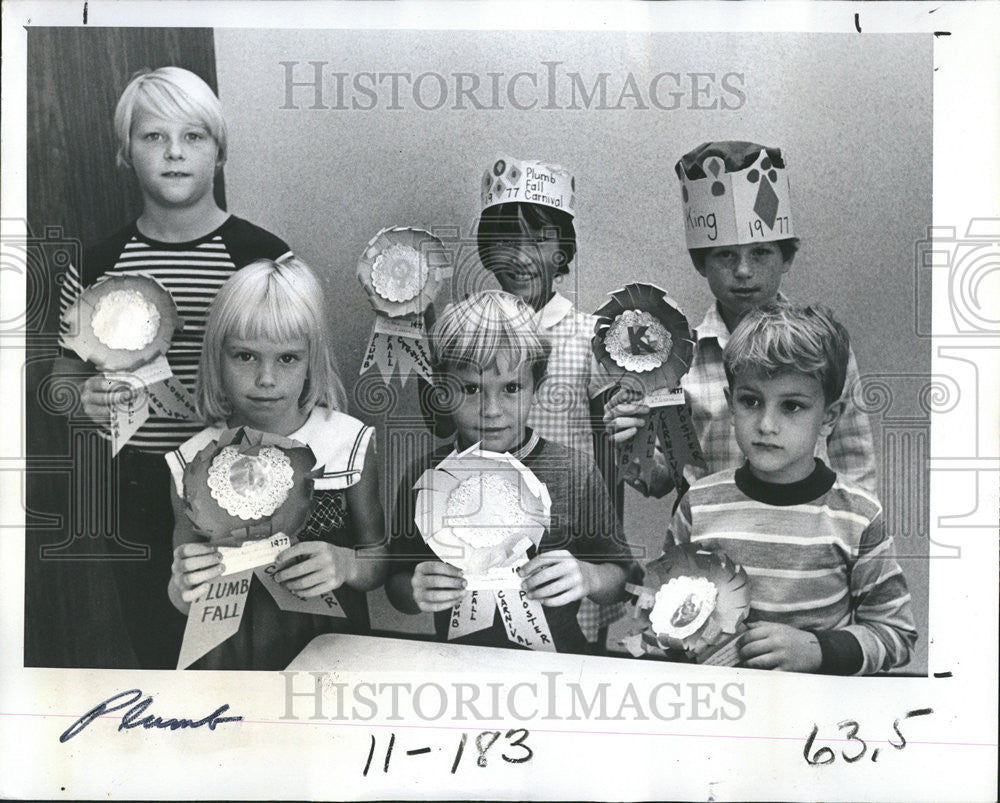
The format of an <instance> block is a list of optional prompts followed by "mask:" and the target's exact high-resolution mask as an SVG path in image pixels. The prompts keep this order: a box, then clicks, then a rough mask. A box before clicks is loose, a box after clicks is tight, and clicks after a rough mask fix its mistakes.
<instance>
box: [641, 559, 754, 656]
mask: <svg viewBox="0 0 1000 803" xmlns="http://www.w3.org/2000/svg"><path fill="white" fill-rule="evenodd" d="M625 589H626V591H628V592H629V593H630V594H632V595H633V597H634V602H633V603H632V617H631V619H630V620H629V621H628V623H627V625H626V627H627V632H628V635H627V636H626V637H625V638H623V639H622V644H623V645H624V646H625V647H626V649H628V651H629V652H630V653H632V655H634V656H636V657H638V656H640V655H642V654H644V653H645V654H650V655H654V656H657V657H660V658H667V659H672V660H694V661H695V662H697V663H699V664H710V665H713V666H735V665H736V664H737V663H738V662H739V654H738V649H737V648H738V640H739V635H740V633H742V632H743V631H744V630H745V629H746V627H745V625H744V621H745V620H746V618H747V614H748V613H749V612H750V579H749V578H748V577H747V574H746V572H745V571H744V570H743V568H742V567H741V566H738V565H736V564H734V563H733V562H732V561H731V560H730V559H729V557H728V556H726V555H725V553H723V552H718V551H712V550H707V549H702V548H699V547H698V545H697V544H682V545H676V546H671V547H668V548H667V549H666V550H665V551H664V553H663V555H661V556H660V557H659V558H657V559H656V560H654V561H651V562H650V563H648V564H646V566H645V567H644V568H643V579H642V582H641V583H638V584H631V583H630V584H628V585H626V586H625Z"/></svg>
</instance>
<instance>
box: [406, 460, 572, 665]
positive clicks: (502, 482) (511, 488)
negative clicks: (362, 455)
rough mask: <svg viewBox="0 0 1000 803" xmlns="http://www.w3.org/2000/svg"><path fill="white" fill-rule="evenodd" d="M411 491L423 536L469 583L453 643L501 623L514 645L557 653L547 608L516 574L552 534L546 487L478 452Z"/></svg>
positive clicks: (451, 632) (456, 614)
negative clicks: (530, 553)
mask: <svg viewBox="0 0 1000 803" xmlns="http://www.w3.org/2000/svg"><path fill="white" fill-rule="evenodd" d="M414 490H415V491H417V500H416V513H415V516H414V518H415V521H416V524H417V528H418V529H419V530H420V534H421V536H423V539H424V541H425V542H426V543H427V545H428V546H429V547H430V548H431V550H432V551H433V552H434V554H435V555H437V556H438V557H439V558H440V559H441V560H442V561H444V562H445V563H450V564H451V565H452V566H455V567H457V568H458V569H461V570H462V572H463V574H464V575H465V578H466V581H467V583H468V585H467V586H466V588H467V590H468V591H469V593H467V594H466V595H465V596H464V597H463V598H462V601H461V602H459V603H458V604H457V605H456V606H455V607H454V609H453V610H452V613H451V622H450V625H449V628H448V638H449V639H455V638H460V637H462V636H466V635H468V634H470V633H475V632H477V631H480V630H485V629H487V628H489V627H492V626H493V622H494V619H495V617H496V616H500V618H501V621H502V622H503V625H504V629H505V630H506V631H507V637H508V639H510V641H511V642H513V643H515V644H519V645H521V646H524V647H527V648H529V649H533V650H545V651H550V652H554V651H555V644H554V643H553V641H552V631H551V630H550V629H549V625H548V621H547V620H546V618H545V612H544V610H543V607H542V605H541V603H540V602H538V601H537V600H531V599H528V598H527V595H526V594H525V593H524V592H523V591H522V590H521V578H520V577H519V576H518V575H517V573H516V571H515V570H516V568H517V567H518V566H520V565H522V564H523V563H525V562H527V559H528V558H527V552H528V550H529V549H530V548H531V547H532V546H534V547H537V546H538V544H539V542H540V541H541V540H542V536H543V535H544V534H545V530H546V528H547V527H548V524H549V514H550V511H551V509H552V500H551V498H550V497H549V492H548V489H547V488H546V487H545V485H544V484H543V483H542V482H541V481H540V480H539V479H538V478H537V477H536V476H535V475H534V474H533V473H532V472H531V471H530V470H529V469H528V468H527V467H526V466H525V465H524V464H522V463H521V462H520V461H518V460H517V459H515V458H514V457H512V456H511V455H510V454H498V453H496V452H487V451H483V450H480V449H479V445H478V444H476V445H475V446H473V447H471V448H469V449H466V450H465V451H464V452H461V453H456V452H453V453H452V454H450V455H449V456H448V457H446V458H445V459H444V460H442V461H441V463H439V464H438V466H437V467H436V468H433V469H429V470H428V471H425V472H424V473H423V474H422V475H421V476H420V479H419V480H417V484H416V485H415V486H414Z"/></svg>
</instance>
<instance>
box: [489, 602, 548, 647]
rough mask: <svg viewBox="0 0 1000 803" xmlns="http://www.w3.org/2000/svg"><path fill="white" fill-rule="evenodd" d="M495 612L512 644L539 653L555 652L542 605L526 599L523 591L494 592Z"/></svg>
mask: <svg viewBox="0 0 1000 803" xmlns="http://www.w3.org/2000/svg"><path fill="white" fill-rule="evenodd" d="M494 594H495V596H496V604H497V610H498V611H499V613H500V618H501V619H502V620H503V626H504V628H505V629H506V630H507V638H509V639H510V640H511V641H512V642H513V643H514V644H519V645H521V646H522V647H527V648H528V649H530V650H538V651H540V652H555V651H556V645H555V642H553V640H552V631H551V630H550V629H549V623H548V621H547V620H546V618H545V611H544V609H543V608H542V603H540V602H539V601H538V600H535V599H528V595H527V594H526V593H525V592H524V591H520V590H516V591H515V590H511V589H507V590H506V591H496V592H494Z"/></svg>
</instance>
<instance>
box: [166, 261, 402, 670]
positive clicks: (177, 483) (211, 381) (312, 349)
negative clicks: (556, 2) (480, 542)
mask: <svg viewBox="0 0 1000 803" xmlns="http://www.w3.org/2000/svg"><path fill="white" fill-rule="evenodd" d="M323 298H324V294H323V288H322V286H321V285H320V282H319V281H318V280H317V278H316V276H315V275H314V274H313V272H312V271H311V270H309V268H308V267H307V266H306V265H305V264H303V263H302V262H300V261H299V260H297V259H294V258H293V259H289V260H287V261H283V262H274V261H271V260H258V261H256V262H252V263H251V264H249V265H247V266H246V267H245V268H243V269H242V270H240V271H238V272H236V273H235V274H233V276H232V277H231V278H230V279H229V280H228V281H227V282H226V283H225V284H224V285H223V286H222V289H221V290H220V291H219V294H218V295H217V296H216V299H215V302H214V303H213V305H212V308H211V310H210V311H209V315H208V325H207V329H206V332H205V343H204V349H203V351H202V353H201V363H200V366H201V373H200V376H199V378H198V389H197V405H198V409H199V412H200V413H201V414H202V415H203V416H204V417H205V419H206V420H207V423H208V426H207V427H205V429H203V430H202V431H201V432H199V433H198V434H196V435H194V436H192V437H191V438H189V439H188V440H187V441H185V442H184V443H182V444H181V445H180V446H179V447H178V448H177V449H176V450H175V451H173V452H170V453H169V454H167V456H166V462H167V465H168V466H169V468H170V473H171V479H172V484H171V488H170V494H171V504H172V506H173V510H174V532H173V545H174V561H173V564H172V565H171V571H170V582H169V584H168V586H167V596H168V598H169V600H170V602H172V603H173V605H174V606H175V607H176V608H177V610H178V611H180V612H181V613H184V614H185V615H186V614H188V613H190V605H191V603H193V602H195V601H197V600H198V599H201V598H202V597H203V596H204V595H205V594H206V593H207V591H208V589H209V587H210V583H211V582H212V581H214V580H215V579H216V578H218V577H219V576H220V575H221V574H222V573H223V571H224V567H223V565H222V556H221V555H220V553H219V551H218V550H217V549H216V544H215V543H213V541H212V539H211V538H210V537H209V536H207V535H205V534H204V533H200V532H198V531H197V530H196V529H195V523H194V519H193V518H192V517H191V516H190V514H189V512H190V510H191V509H192V506H191V499H192V498H193V496H192V495H193V494H194V495H196V494H198V493H199V492H201V493H206V492H207V489H206V488H205V487H204V486H198V485H197V484H195V485H189V483H191V482H193V480H192V479H191V477H190V475H189V474H188V473H187V472H186V467H189V466H190V465H191V462H192V461H194V460H198V459H199V457H198V456H199V455H200V454H202V453H203V450H205V449H206V448H208V447H211V445H212V444H213V443H215V444H218V443H219V442H220V441H221V440H222V439H223V438H224V437H225V436H227V434H229V433H231V430H232V429H233V428H236V427H247V428H249V429H251V430H256V431H258V432H267V433H271V434H274V435H280V436H284V437H287V438H289V439H291V440H292V441H295V442H297V443H301V444H303V445H304V446H308V447H309V449H310V450H311V452H312V456H313V458H314V460H315V463H314V465H313V469H312V476H313V479H312V493H311V500H310V511H309V516H308V518H307V520H306V522H305V524H304V525H303V526H302V527H301V528H300V529H298V530H297V531H295V532H286V533H285V535H287V536H289V537H290V538H291V539H292V544H291V546H289V547H287V548H286V549H284V550H283V551H281V552H280V553H278V555H277V556H276V558H275V570H274V573H273V574H272V575H270V576H271V578H272V579H273V580H274V581H275V582H277V583H279V584H280V585H282V586H283V587H284V588H285V589H286V590H287V591H289V592H291V593H293V594H295V595H297V596H299V597H300V598H302V599H314V598H319V597H322V596H323V595H326V594H333V596H334V597H335V598H336V600H337V602H338V603H339V605H340V608H341V609H342V611H343V613H344V616H343V617H339V616H338V617H329V616H319V615H315V614H307V613H302V612H297V611H295V610H293V609H288V608H284V607H281V606H280V605H279V604H278V603H276V602H275V599H274V598H272V596H271V594H270V593H268V592H267V591H266V590H265V589H264V588H263V587H262V586H261V584H260V582H259V581H257V580H252V581H251V586H250V588H249V596H248V597H247V600H246V602H245V603H244V604H245V606H246V608H247V610H248V612H249V613H248V616H247V618H245V619H244V620H243V622H242V624H241V625H240V627H239V629H238V631H237V632H236V633H234V634H233V635H232V636H230V637H229V638H228V639H226V640H225V641H223V642H222V643H221V644H218V645H217V646H215V647H214V648H212V650H210V651H209V652H208V653H206V654H205V655H203V656H201V657H200V658H198V659H197V660H196V661H195V662H194V663H192V664H191V668H194V669H254V670H275V669H284V668H285V667H286V666H287V665H288V664H289V662H290V661H291V660H292V659H293V658H294V657H295V656H296V655H298V654H299V652H301V651H302V650H303V649H304V648H305V647H306V645H307V644H309V642H310V641H311V640H312V639H313V638H315V637H316V636H318V635H321V634H323V633H331V632H350V633H355V634H364V633H367V632H369V630H370V628H371V620H370V617H369V613H368V603H367V600H366V597H365V593H366V592H367V591H369V590H371V589H373V588H375V587H377V586H380V585H382V583H383V581H384V579H385V574H386V570H387V564H386V561H385V557H386V551H385V543H384V542H385V522H384V514H383V510H382V502H381V499H380V498H379V479H378V468H377V465H376V461H375V459H374V454H375V442H374V429H373V428H372V427H370V426H367V425H366V424H364V423H363V422H362V421H359V420H358V419H356V418H354V417H352V416H350V415H347V414H346V413H344V412H341V410H342V409H343V407H344V406H345V399H344V388H343V386H342V385H341V383H340V379H339V378H338V376H337V369H336V365H335V364H334V360H333V355H332V354H331V353H330V343H329V339H328V337H327V334H326V326H325V325H324V324H325V318H324V305H323ZM227 394H232V395H230V396H228V397H227ZM338 408H340V409H338ZM327 604H328V605H329V604H330V603H329V601H328V602H327Z"/></svg>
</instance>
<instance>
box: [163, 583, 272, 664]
mask: <svg viewBox="0 0 1000 803" xmlns="http://www.w3.org/2000/svg"><path fill="white" fill-rule="evenodd" d="M252 577H253V570H252V569H247V570H246V571H244V572H240V573H239V574H232V575H226V576H225V577H220V578H218V579H216V580H212V581H211V582H210V583H209V585H208V590H207V591H206V592H205V594H204V596H203V597H202V598H201V599H200V600H198V601H197V602H192V603H191V609H190V610H189V611H188V619H187V626H186V627H185V628H184V641H183V642H182V643H181V652H180V655H179V656H178V658H177V668H178V669H187V668H188V667H189V666H191V664H193V663H194V662H195V661H197V660H198V659H199V658H202V657H203V656H205V655H207V654H208V653H209V652H211V651H212V650H214V649H215V648H216V647H218V646H219V645H220V644H222V642H224V641H225V640H226V639H228V638H230V637H231V636H232V635H233V634H234V633H236V631H237V630H239V629H240V622H242V621H243V611H244V610H245V609H246V602H247V594H249V593H250V582H251V578H252Z"/></svg>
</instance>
